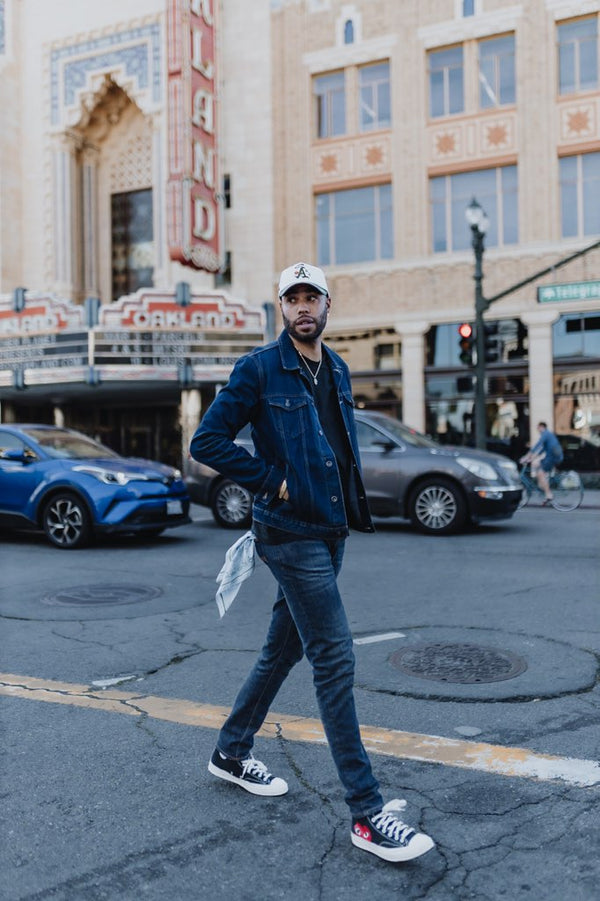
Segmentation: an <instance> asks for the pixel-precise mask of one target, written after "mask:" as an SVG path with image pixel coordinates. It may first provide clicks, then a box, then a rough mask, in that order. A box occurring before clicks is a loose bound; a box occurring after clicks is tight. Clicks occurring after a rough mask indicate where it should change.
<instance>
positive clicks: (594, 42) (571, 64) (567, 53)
mask: <svg viewBox="0 0 600 901" xmlns="http://www.w3.org/2000/svg"><path fill="white" fill-rule="evenodd" d="M558 68H559V93H560V94H573V93H575V92H576V91H593V90H594V89H595V88H597V87H598V19H597V17H596V16H594V17H593V18H591V19H578V20H577V21H575V22H567V23H566V24H565V25H559V26H558Z"/></svg>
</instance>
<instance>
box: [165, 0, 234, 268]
mask: <svg viewBox="0 0 600 901" xmlns="http://www.w3.org/2000/svg"><path fill="white" fill-rule="evenodd" d="M216 7H217V4H216V3H215V0H168V4H167V41H168V45H167V46H168V76H169V91H168V97H169V101H168V102H169V108H168V114H169V180H168V185H167V191H168V195H167V209H168V242H169V254H170V257H171V259H172V260H177V261H178V262H180V263H183V264H184V265H187V266H193V267H194V268H196V269H206V270H208V271H209V272H216V271H217V270H218V269H219V268H220V266H221V262H222V261H221V237H220V231H221V215H220V204H219V201H218V192H219V187H218V184H219V182H218V177H219V176H218V147H217V115H216V90H215V86H216V83H217V81H216V76H217V59H216V21H215V15H216Z"/></svg>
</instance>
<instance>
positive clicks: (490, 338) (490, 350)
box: [483, 322, 501, 363]
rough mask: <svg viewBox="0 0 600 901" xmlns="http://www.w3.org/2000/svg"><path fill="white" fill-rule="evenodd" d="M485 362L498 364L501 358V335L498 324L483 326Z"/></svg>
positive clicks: (489, 323) (485, 324)
mask: <svg viewBox="0 0 600 901" xmlns="http://www.w3.org/2000/svg"><path fill="white" fill-rule="evenodd" d="M483 333H484V336H485V338H484V341H485V344H484V347H485V362H486V363H498V362H499V360H500V356H501V346H500V335H499V334H498V323H497V322H485V323H484V325H483Z"/></svg>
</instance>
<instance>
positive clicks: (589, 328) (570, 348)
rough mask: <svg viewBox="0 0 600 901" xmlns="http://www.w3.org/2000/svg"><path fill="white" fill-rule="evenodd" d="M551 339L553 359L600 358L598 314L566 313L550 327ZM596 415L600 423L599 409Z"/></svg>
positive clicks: (599, 323) (599, 321) (599, 322)
mask: <svg viewBox="0 0 600 901" xmlns="http://www.w3.org/2000/svg"><path fill="white" fill-rule="evenodd" d="M552 338H553V353H554V359H558V358H560V357H578V358H580V359H583V358H587V359H594V360H597V359H598V358H600V314H598V313H594V312H590V313H566V314H565V315H564V316H561V317H560V319H559V320H558V321H557V322H555V323H554V325H553V326H552ZM596 375H597V373H596ZM596 383H597V381H596ZM582 387H585V386H582ZM598 414H599V416H598V422H599V423H600V409H598Z"/></svg>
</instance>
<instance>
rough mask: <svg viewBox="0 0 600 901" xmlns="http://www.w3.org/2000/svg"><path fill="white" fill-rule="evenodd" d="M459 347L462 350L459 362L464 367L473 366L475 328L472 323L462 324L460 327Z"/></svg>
mask: <svg viewBox="0 0 600 901" xmlns="http://www.w3.org/2000/svg"><path fill="white" fill-rule="evenodd" d="M458 334H459V335H460V338H459V339H458V346H459V348H460V354H459V360H460V362H461V363H462V364H463V366H472V365H473V340H474V336H473V326H472V325H471V323H470V322H462V323H461V324H460V325H459V326H458Z"/></svg>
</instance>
